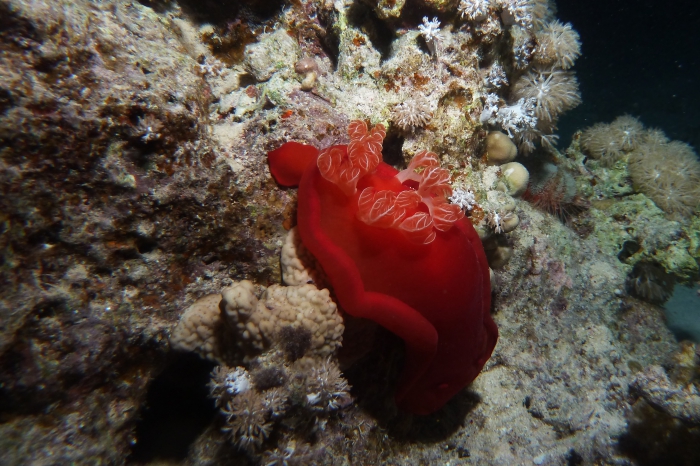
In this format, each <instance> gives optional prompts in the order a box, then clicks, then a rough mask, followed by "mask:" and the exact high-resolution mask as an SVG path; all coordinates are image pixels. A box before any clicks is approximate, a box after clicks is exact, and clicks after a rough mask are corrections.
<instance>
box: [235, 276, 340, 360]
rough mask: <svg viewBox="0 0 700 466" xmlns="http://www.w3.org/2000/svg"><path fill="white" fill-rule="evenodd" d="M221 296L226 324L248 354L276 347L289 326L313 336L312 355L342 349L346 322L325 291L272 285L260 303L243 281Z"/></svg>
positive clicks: (305, 287) (308, 287) (312, 287)
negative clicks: (302, 329) (305, 330)
mask: <svg viewBox="0 0 700 466" xmlns="http://www.w3.org/2000/svg"><path fill="white" fill-rule="evenodd" d="M222 296H223V298H224V306H223V309H224V313H225V317H226V320H227V322H228V324H229V326H230V327H231V328H232V329H233V330H234V331H235V333H236V335H237V336H238V337H239V338H240V339H241V340H240V343H241V345H242V346H243V347H244V349H245V350H247V352H250V351H251V350H253V351H263V350H266V349H268V348H269V347H271V346H275V343H277V341H278V338H279V335H280V331H281V330H282V328H284V327H288V326H291V327H303V328H305V329H307V330H308V331H309V332H310V333H311V349H310V351H311V352H312V353H313V354H316V355H319V356H328V355H330V354H332V353H333V352H334V351H335V350H336V349H337V348H338V347H339V346H340V345H341V342H342V335H343V330H344V326H343V319H342V318H341V317H340V314H339V313H338V309H337V307H336V305H335V303H334V302H333V301H332V300H331V298H330V293H329V292H328V290H326V289H323V290H319V289H318V288H316V287H315V286H314V285H311V284H305V285H301V286H280V285H272V286H270V287H269V288H268V289H267V290H266V291H265V293H264V294H263V296H262V297H261V298H260V300H258V299H257V298H256V297H255V295H254V289H253V285H252V283H250V282H248V281H242V282H240V283H237V284H235V285H233V286H230V287H227V288H225V289H224V291H223V293H222Z"/></svg>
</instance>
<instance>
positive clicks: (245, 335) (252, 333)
mask: <svg viewBox="0 0 700 466" xmlns="http://www.w3.org/2000/svg"><path fill="white" fill-rule="evenodd" d="M221 297H222V298H223V306H222V309H223V311H224V317H225V318H226V322H227V323H228V325H229V327H230V328H231V329H232V330H233V331H234V333H235V334H236V335H237V336H238V337H239V339H237V341H239V343H241V344H242V346H252V347H253V348H255V349H257V350H262V349H263V347H264V343H263V336H262V334H261V333H260V328H259V326H258V324H257V321H256V320H254V319H253V316H254V315H255V313H256V312H257V309H258V298H257V297H256V296H255V288H254V287H253V284H252V283H251V282H249V281H248V280H243V281H241V282H238V283H235V284H233V285H231V286H227V287H226V288H224V289H223V291H222V292H221ZM241 340H242V341H241ZM244 349H245V348H244Z"/></svg>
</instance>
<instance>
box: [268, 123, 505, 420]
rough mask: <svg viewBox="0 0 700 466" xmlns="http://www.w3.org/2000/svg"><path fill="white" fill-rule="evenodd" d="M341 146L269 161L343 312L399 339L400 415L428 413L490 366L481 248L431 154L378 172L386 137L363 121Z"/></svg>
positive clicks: (493, 337)
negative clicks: (402, 351)
mask: <svg viewBox="0 0 700 466" xmlns="http://www.w3.org/2000/svg"><path fill="white" fill-rule="evenodd" d="M348 134H349V136H350V143H349V144H348V145H336V146H332V147H329V148H326V149H324V150H322V151H319V150H318V149H316V148H315V147H313V146H310V145H306V144H300V143H297V142H288V143H286V144H284V145H283V146H282V147H280V148H279V149H276V150H274V151H272V152H270V153H269V154H268V160H269V163H270V171H271V173H272V175H273V176H274V178H275V180H276V181H277V182H278V183H279V184H281V185H283V186H290V187H291V186H299V194H298V199H299V206H298V211H297V216H298V217H297V224H298V230H299V234H300V236H301V239H302V242H303V243H304V246H305V247H306V248H307V249H308V250H309V251H310V252H311V253H312V254H313V255H314V256H315V258H316V259H317V260H318V262H319V263H320V264H321V266H322V268H323V270H324V271H325V273H326V274H327V276H328V279H329V281H330V283H331V284H332V286H333V289H334V290H335V294H336V296H337V299H338V303H339V305H340V306H341V307H342V309H343V310H344V311H345V312H348V313H349V314H351V315H353V316H355V317H361V318H366V319H370V320H372V321H374V322H376V323H377V324H379V325H382V326H383V327H385V328H386V329H388V330H389V331H391V332H393V333H395V334H396V335H398V336H399V337H401V338H402V339H403V341H404V342H405V347H406V362H405V366H404V369H403V373H402V375H401V379H400V381H399V385H398V388H397V391H396V395H395V399H396V402H397V405H398V406H399V408H401V409H403V410H405V411H408V412H411V413H414V414H430V413H432V412H434V411H436V410H438V409H440V408H441V407H442V406H443V405H444V404H445V403H446V402H447V401H448V400H450V398H452V397H453V396H454V395H455V394H457V393H458V392H459V391H460V390H462V389H463V388H464V387H465V386H467V385H468V384H470V383H471V382H472V381H473V380H474V379H475V378H476V377H477V375H478V374H479V372H480V371H481V369H482V368H483V366H484V364H485V363H486V361H487V360H488V359H489V357H490V356H491V353H492V352H493V349H494V347H495V345H496V341H497V339H498V329H497V327H496V324H495V323H494V322H493V320H492V319H491V315H490V313H489V310H490V306H491V287H490V278H489V267H488V263H487V261H486V256H485V254H484V249H483V247H482V245H481V241H480V240H479V237H478V235H477V233H476V231H475V230H474V227H473V226H472V224H471V222H470V221H469V220H468V219H466V218H464V214H463V212H462V211H461V209H459V207H458V206H456V205H453V204H450V203H448V202H447V198H448V197H449V196H450V195H451V194H452V189H451V188H450V186H449V184H448V182H449V173H448V172H447V171H446V170H444V169H442V168H440V166H439V161H438V158H437V156H436V155H435V154H433V153H431V152H426V151H423V152H420V153H419V154H416V156H415V157H414V158H413V160H412V161H411V164H410V165H409V167H408V168H407V169H406V170H404V171H401V172H399V171H398V170H396V169H395V168H393V167H391V166H390V165H388V164H386V163H384V162H382V161H381V160H382V155H381V149H382V142H383V139H384V136H385V134H386V133H385V130H384V127H383V126H382V125H376V126H375V127H374V128H372V129H371V130H369V129H368V127H367V125H366V123H364V122H363V121H353V122H351V123H350V125H349V127H348Z"/></svg>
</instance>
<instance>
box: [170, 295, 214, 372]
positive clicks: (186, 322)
mask: <svg viewBox="0 0 700 466" xmlns="http://www.w3.org/2000/svg"><path fill="white" fill-rule="evenodd" d="M220 302H221V295H218V294H211V295H208V296H204V297H203V298H200V299H198V300H197V301H195V303H194V304H192V305H191V306H190V307H189V308H187V310H186V311H185V313H184V314H183V315H182V317H181V318H180V322H179V323H178V324H177V327H175V330H174V331H173V333H172V335H171V336H170V345H171V346H172V348H173V349H176V350H182V351H192V352H195V353H197V354H199V355H200V356H202V357H203V358H206V359H209V360H210V361H218V360H219V356H220V350H219V348H220V344H219V343H220V342H219V339H218V337H217V335H218V333H219V332H218V330H219V329H220V328H221V326H222V324H223V322H222V319H221V312H220V310H219V303H220Z"/></svg>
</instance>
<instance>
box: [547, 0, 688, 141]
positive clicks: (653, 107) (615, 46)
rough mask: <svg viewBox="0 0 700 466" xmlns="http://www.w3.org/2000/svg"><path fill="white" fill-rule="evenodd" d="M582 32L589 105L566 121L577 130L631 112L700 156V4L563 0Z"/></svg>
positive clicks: (582, 74)
mask: <svg viewBox="0 0 700 466" xmlns="http://www.w3.org/2000/svg"><path fill="white" fill-rule="evenodd" d="M556 4H557V7H558V13H557V17H558V18H559V19H560V20H561V21H563V22H571V23H572V24H573V26H574V29H576V30H577V31H578V33H579V34H580V35H581V42H582V43H583V46H582V52H583V54H582V56H581V57H580V58H579V59H578V61H577V62H576V66H575V67H574V70H575V71H576V74H577V76H578V79H579V82H580V85H581V93H582V95H583V103H582V104H581V105H580V106H579V107H577V108H576V109H574V110H572V111H570V112H568V113H566V114H565V115H564V116H563V117H562V118H561V120H560V122H559V123H560V124H559V134H560V136H561V139H560V144H559V145H560V148H562V147H567V146H568V145H569V142H570V140H571V135H572V133H573V132H574V131H575V130H576V129H580V128H584V127H587V126H590V125H592V124H593V123H597V122H610V121H612V120H613V119H614V118H615V117H616V116H619V115H622V114H624V113H629V114H631V115H633V116H635V117H638V118H639V119H640V120H641V121H642V123H644V125H645V126H646V127H648V128H650V127H657V128H660V129H662V130H663V131H664V132H665V133H666V135H667V136H668V137H670V138H671V139H678V140H680V141H683V142H687V143H689V144H691V145H693V146H694V148H695V151H696V152H699V151H700V1H697V0H677V1H667V0H556Z"/></svg>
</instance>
